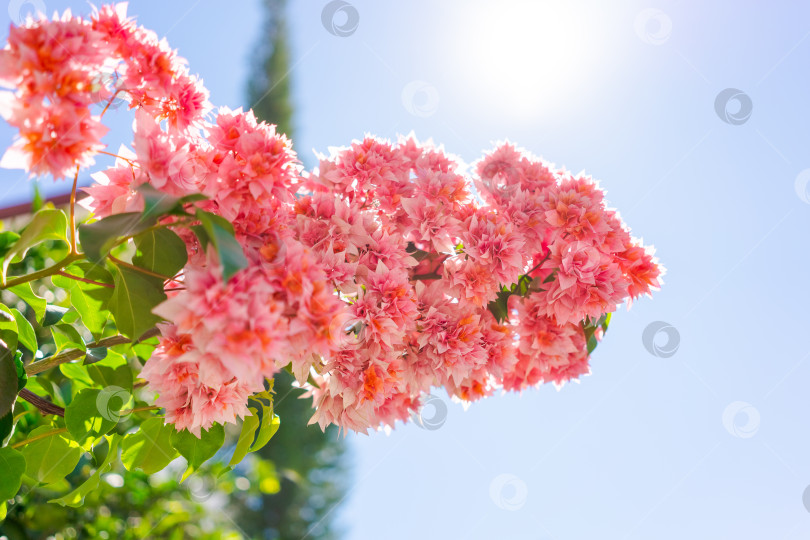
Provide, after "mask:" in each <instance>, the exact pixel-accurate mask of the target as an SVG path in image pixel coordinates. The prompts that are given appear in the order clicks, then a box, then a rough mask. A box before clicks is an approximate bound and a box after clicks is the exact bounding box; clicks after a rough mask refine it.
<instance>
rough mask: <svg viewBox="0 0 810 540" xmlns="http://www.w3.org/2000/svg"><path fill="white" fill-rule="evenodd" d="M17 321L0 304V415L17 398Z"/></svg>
mask: <svg viewBox="0 0 810 540" xmlns="http://www.w3.org/2000/svg"><path fill="white" fill-rule="evenodd" d="M16 352H17V322H16V321H15V320H14V315H12V314H11V310H9V309H8V308H7V307H6V306H4V305H2V304H0V416H5V415H6V414H7V413H8V412H9V411H11V407H12V406H13V405H14V401H15V400H16V399H17V386H18V383H17V367H16V363H15V361H14V358H15V356H16Z"/></svg>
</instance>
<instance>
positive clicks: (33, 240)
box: [2, 208, 68, 283]
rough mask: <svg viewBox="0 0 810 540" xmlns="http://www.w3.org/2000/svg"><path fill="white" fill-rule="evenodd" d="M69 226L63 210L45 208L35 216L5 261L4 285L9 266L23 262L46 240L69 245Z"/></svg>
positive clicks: (9, 251)
mask: <svg viewBox="0 0 810 540" xmlns="http://www.w3.org/2000/svg"><path fill="white" fill-rule="evenodd" d="M67 224H68V221H67V216H66V215H65V213H64V212H63V211H62V210H56V209H53V208H45V209H43V210H40V211H39V212H37V213H36V214H34V218H33V219H32V220H31V223H29V224H28V226H27V227H25V229H23V231H22V233H21V234H20V238H19V240H17V241H16V242H15V243H14V245H13V246H12V247H11V249H9V250H8V253H6V257H5V259H3V271H2V277H3V283H5V281H6V273H7V272H8V267H9V265H10V264H11V263H12V262H19V261H21V260H22V259H23V257H25V254H26V253H27V252H28V249H29V248H31V247H33V246H35V245H37V244H39V243H40V242H44V241H45V240H61V241H63V242H65V243H66V244H67V243H68V239H67V226H68V225H67Z"/></svg>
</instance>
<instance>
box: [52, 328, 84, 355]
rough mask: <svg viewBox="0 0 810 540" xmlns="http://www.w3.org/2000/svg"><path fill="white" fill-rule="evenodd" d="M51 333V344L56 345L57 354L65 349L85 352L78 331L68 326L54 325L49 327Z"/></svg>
mask: <svg viewBox="0 0 810 540" xmlns="http://www.w3.org/2000/svg"><path fill="white" fill-rule="evenodd" d="M51 333H53V342H54V344H55V345H56V352H57V353H59V352H62V351H64V350H66V349H81V350H83V351H84V350H87V346H86V345H85V343H84V340H83V339H82V336H81V335H80V334H79V331H78V330H76V328H75V327H73V326H71V325H69V324H55V325H53V326H51Z"/></svg>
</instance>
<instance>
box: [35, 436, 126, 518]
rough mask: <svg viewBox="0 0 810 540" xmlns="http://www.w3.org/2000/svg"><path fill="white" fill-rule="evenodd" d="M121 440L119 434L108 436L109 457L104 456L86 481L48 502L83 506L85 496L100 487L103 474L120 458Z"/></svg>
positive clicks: (74, 506) (76, 506) (75, 506)
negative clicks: (119, 446) (119, 447)
mask: <svg viewBox="0 0 810 540" xmlns="http://www.w3.org/2000/svg"><path fill="white" fill-rule="evenodd" d="M120 442H121V437H120V436H119V435H117V434H113V435H111V436H109V437H107V444H108V445H109V449H108V450H107V457H106V458H104V462H103V463H102V464H101V465H100V466H99V468H98V469H96V472H94V473H93V474H92V475H91V476H90V478H88V479H87V481H86V482H85V483H83V484H82V485H80V486H79V487H77V488H76V489H74V490H73V491H71V492H70V493H68V494H67V495H65V496H64V497H60V498H58V499H52V500H50V501H48V502H50V503H56V504H61V505H62V506H72V507H73V508H78V507H79V506H81V505H82V504H83V503H84V498H85V497H87V495H88V494H90V492H92V491H95V490H97V489H98V486H99V482H100V481H101V475H102V474H104V473H106V472H107V471H109V470H110V469H111V468H112V465H113V462H114V461H115V460H116V459H118V445H119V443H120Z"/></svg>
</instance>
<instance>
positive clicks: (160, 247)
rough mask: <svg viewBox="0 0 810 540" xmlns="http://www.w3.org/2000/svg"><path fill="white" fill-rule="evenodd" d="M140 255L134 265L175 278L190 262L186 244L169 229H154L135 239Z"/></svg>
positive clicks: (134, 258)
mask: <svg viewBox="0 0 810 540" xmlns="http://www.w3.org/2000/svg"><path fill="white" fill-rule="evenodd" d="M133 240H134V241H135V246H136V247H137V248H138V253H137V254H136V255H135V256H134V257H133V258H132V264H134V265H135V266H139V267H141V268H146V269H147V270H149V271H151V272H155V273H156V274H160V275H162V276H166V277H167V278H170V277H173V276H174V275H175V274H177V272H179V271H180V270H181V269H182V268H183V267H184V266H185V265H186V263H187V262H188V253H187V250H186V243H185V242H183V240H182V239H181V238H180V237H179V236H177V234H176V233H175V232H173V231H170V230H169V229H153V230H150V231H146V232H143V233H141V234H139V235H138V236H136V237H135V238H133Z"/></svg>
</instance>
